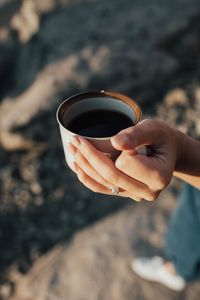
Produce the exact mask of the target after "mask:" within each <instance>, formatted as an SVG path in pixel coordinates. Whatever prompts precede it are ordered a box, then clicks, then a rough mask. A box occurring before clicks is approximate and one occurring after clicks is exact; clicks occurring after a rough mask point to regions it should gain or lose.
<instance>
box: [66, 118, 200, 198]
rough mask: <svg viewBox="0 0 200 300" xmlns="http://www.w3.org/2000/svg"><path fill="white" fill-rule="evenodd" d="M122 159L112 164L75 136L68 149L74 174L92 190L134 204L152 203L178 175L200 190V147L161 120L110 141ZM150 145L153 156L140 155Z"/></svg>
mask: <svg viewBox="0 0 200 300" xmlns="http://www.w3.org/2000/svg"><path fill="white" fill-rule="evenodd" d="M111 143H112V145H113V147H114V148H116V149H118V150H121V151H122V152H121V155H120V156H119V157H118V159H117V160H116V161H115V162H113V161H111V160H110V159H109V158H108V157H107V156H105V155H104V154H103V153H102V152H100V151H99V150H97V149H96V148H95V147H94V146H93V145H92V144H91V143H90V142H88V141H87V140H86V139H84V138H82V137H78V136H75V137H74V138H73V139H72V142H71V143H70V144H69V145H68V149H67V150H68V151H69V152H70V153H71V154H72V155H73V156H74V160H75V162H74V165H73V171H74V172H76V174H77V176H78V179H79V180H80V181H81V182H82V183H83V184H84V185H85V186H86V187H87V188H89V189H90V190H92V191H94V192H98V193H103V194H111V189H112V187H116V186H117V187H119V194H118V195H119V196H122V197H129V198H131V199H133V200H135V201H141V200H142V199H145V200H148V201H153V200H155V199H156V198H157V197H158V195H159V194H160V192H161V191H162V190H163V189H164V188H166V187H167V186H168V184H169V183H170V181H171V179H172V177H173V176H174V175H175V176H177V177H179V178H181V179H182V180H184V181H185V182H188V183H190V184H191V185H193V186H195V187H197V188H199V189H200V143H199V142H197V141H195V140H194V139H192V138H190V137H189V136H187V135H184V134H182V133H181V132H179V131H178V130H176V129H175V128H171V127H169V126H168V125H167V124H165V123H164V122H162V121H159V120H150V119H149V120H148V119H147V120H144V121H142V122H140V123H138V124H137V125H135V126H133V127H130V128H127V129H125V130H123V131H121V132H120V133H118V134H117V135H116V136H114V137H112V138H111ZM140 145H147V146H148V149H150V155H148V156H144V155H140V154H137V153H136V151H135V150H134V149H135V148H136V147H137V146H140Z"/></svg>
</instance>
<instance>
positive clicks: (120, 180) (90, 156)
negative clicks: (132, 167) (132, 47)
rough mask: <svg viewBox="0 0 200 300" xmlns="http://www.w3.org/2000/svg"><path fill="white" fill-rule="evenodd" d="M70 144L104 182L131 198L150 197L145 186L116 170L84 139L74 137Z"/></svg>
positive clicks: (107, 159)
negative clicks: (123, 191) (121, 190)
mask: <svg viewBox="0 0 200 300" xmlns="http://www.w3.org/2000/svg"><path fill="white" fill-rule="evenodd" d="M72 144H73V145H74V146H75V147H76V148H77V151H80V152H81V154H82V155H83V156H84V157H85V158H86V160H87V161H88V163H89V164H90V165H91V166H92V168H94V169H95V170H96V171H97V172H98V173H99V174H100V175H101V176H102V177H103V178H104V180H106V182H109V183H111V184H112V185H113V186H118V187H119V188H121V189H123V190H125V191H127V193H128V194H129V195H132V196H133V198H138V199H141V198H144V199H148V198H149V197H150V191H149V188H148V186H147V185H145V184H144V183H142V182H140V181H138V180H135V179H134V178H131V177H129V176H128V175H126V174H124V173H122V172H121V171H120V170H117V169H116V167H115V165H114V163H113V162H112V161H111V160H110V159H109V158H108V157H107V156H105V155H104V154H103V153H101V152H100V151H98V150H97V149H95V147H94V146H93V145H91V144H90V143H89V142H88V141H87V140H86V139H83V138H77V137H75V138H73V140H72ZM84 171H85V170H84Z"/></svg>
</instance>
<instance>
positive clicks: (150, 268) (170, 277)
mask: <svg viewBox="0 0 200 300" xmlns="http://www.w3.org/2000/svg"><path fill="white" fill-rule="evenodd" d="M131 267H132V269H133V271H134V272H135V273H136V274H137V275H139V276H140V277H142V278H143V279H146V280H149V281H155V282H159V283H161V284H163V285H165V286H166V287H168V288H169V289H171V290H174V291H182V290H183V289H184V288H185V286H186V282H185V280H184V278H182V277H181V276H180V275H178V274H177V273H176V271H175V268H174V267H173V264H172V263H165V261H164V260H163V259H162V258H161V257H153V258H147V257H140V258H136V259H134V261H133V262H132V264H131Z"/></svg>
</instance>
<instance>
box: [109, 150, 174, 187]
mask: <svg viewBox="0 0 200 300" xmlns="http://www.w3.org/2000/svg"><path fill="white" fill-rule="evenodd" d="M162 164H163V163H162V162H161V161H159V164H158V161H157V159H156V158H154V157H147V156H144V155H135V154H131V153H128V152H122V154H121V155H120V156H119V157H118V159H117V160H116V161H115V166H116V167H117V168H118V169H119V170H121V171H123V172H124V173H125V174H127V175H128V176H130V177H134V178H135V179H137V180H138V181H142V182H143V183H145V184H146V185H147V186H148V187H150V188H151V189H152V190H154V191H160V190H161V189H163V188H164V187H165V186H166V185H167V178H168V174H167V173H166V172H163V170H162V168H161V166H162ZM165 176H166V178H165Z"/></svg>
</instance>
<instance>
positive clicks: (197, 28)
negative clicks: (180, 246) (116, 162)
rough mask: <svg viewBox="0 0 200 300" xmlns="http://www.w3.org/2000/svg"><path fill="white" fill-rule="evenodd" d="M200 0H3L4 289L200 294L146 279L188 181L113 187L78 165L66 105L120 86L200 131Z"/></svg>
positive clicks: (37, 295)
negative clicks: (90, 183)
mask: <svg viewBox="0 0 200 300" xmlns="http://www.w3.org/2000/svg"><path fill="white" fill-rule="evenodd" d="M199 20H200V3H199V0H190V1H188V0H169V1H160V0H151V1H149V0H140V1H139V0H134V1H131V0H126V1H124V0H110V1H106V0H101V1H100V0H22V1H20V0H0V299H3V300H5V299H13V300H47V299H51V300H54V299H55V300H58V299H59V300H86V299H87V300H121V299H124V300H125V299H126V300H139V299H141V300H149V299H150V300H151V299H152V300H153V299H162V300H169V299H170V300H173V299H181V300H184V299H185V300H197V299H199V293H200V283H199V282H195V283H193V284H190V285H189V286H188V287H187V289H186V291H184V293H182V294H177V293H175V292H170V291H169V290H168V289H166V288H164V287H161V286H160V285H158V284H150V283H148V282H144V281H142V280H141V279H139V278H138V277H137V276H135V275H134V274H133V273H132V272H131V269H130V262H131V260H132V258H133V257H134V256H135V255H147V256H150V255H152V254H153V255H155V254H162V253H163V237H164V234H165V231H166V226H167V223H168V220H169V216H170V214H171V212H172V211H173V209H174V208H175V206H176V202H177V200H176V197H177V195H178V192H179V191H180V189H181V183H180V182H177V181H174V182H172V184H171V185H170V187H169V188H168V189H167V190H166V191H165V192H163V194H162V195H161V196H160V199H159V200H158V201H156V203H142V204H139V205H138V204H135V203H133V202H132V201H131V200H124V199H119V198H118V197H111V196H110V197H106V196H103V195H98V194H94V193H92V192H90V191H89V190H87V189H86V188H84V187H83V186H82V185H81V184H80V183H79V182H78V181H77V179H76V176H75V175H74V174H72V172H70V171H69V170H68V168H66V165H65V161H64V155H63V150H62V145H61V141H60V136H59V131H58V126H57V124H56V119H55V112H56V108H57V106H58V105H59V104H60V103H61V102H62V101H63V100H64V99H65V98H66V97H68V96H70V95H72V94H73V93H77V92H81V91H85V90H99V89H100V90H101V89H105V90H106V89H107V90H114V91H118V92H121V93H125V94H127V95H129V96H131V97H133V98H134V99H135V100H136V101H138V103H139V104H140V105H141V107H142V110H143V115H144V118H145V117H158V118H161V119H162V120H165V121H166V122H168V123H169V124H170V125H172V126H176V127H177V128H179V129H180V130H181V131H183V132H185V133H189V134H190V135H191V136H193V137H195V138H197V139H199V137H200V113H199V112H200V21H199Z"/></svg>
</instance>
